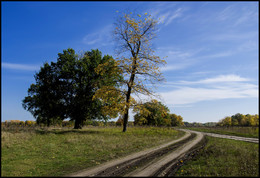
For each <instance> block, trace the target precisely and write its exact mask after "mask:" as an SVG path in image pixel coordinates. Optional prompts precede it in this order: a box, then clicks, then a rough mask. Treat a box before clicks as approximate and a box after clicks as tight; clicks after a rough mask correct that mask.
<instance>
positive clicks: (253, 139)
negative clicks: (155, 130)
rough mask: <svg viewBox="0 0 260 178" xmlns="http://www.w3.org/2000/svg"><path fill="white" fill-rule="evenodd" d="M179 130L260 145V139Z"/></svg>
mask: <svg viewBox="0 0 260 178" xmlns="http://www.w3.org/2000/svg"><path fill="white" fill-rule="evenodd" d="M179 130H182V131H190V132H192V133H202V134H204V135H207V136H211V137H218V138H227V139H233V140H240V141H245V142H253V143H259V139H258V138H247V137H238V136H231V135H221V134H214V133H207V132H198V131H192V130H187V129H179Z"/></svg>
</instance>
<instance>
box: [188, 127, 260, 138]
mask: <svg viewBox="0 0 260 178" xmlns="http://www.w3.org/2000/svg"><path fill="white" fill-rule="evenodd" d="M183 128H185V129H190V130H195V131H200V132H209V133H216V134H224V135H233V136H239V137H252V138H259V127H183Z"/></svg>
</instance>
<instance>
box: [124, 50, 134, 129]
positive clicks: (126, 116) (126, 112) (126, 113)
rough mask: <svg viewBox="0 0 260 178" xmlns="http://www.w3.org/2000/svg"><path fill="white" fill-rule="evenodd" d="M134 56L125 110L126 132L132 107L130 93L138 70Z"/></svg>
mask: <svg viewBox="0 0 260 178" xmlns="http://www.w3.org/2000/svg"><path fill="white" fill-rule="evenodd" d="M133 56H134V61H133V64H132V66H133V69H132V73H131V77H130V80H129V84H128V91H127V94H126V107H125V112H124V118H123V121H124V123H123V132H126V127H127V123H128V113H129V107H130V95H131V90H132V86H133V83H134V79H135V72H136V57H135V55H133Z"/></svg>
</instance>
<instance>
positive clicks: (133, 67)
mask: <svg viewBox="0 0 260 178" xmlns="http://www.w3.org/2000/svg"><path fill="white" fill-rule="evenodd" d="M157 24H158V21H157V20H155V19H154V18H152V17H151V15H148V14H147V13H145V14H143V15H142V14H134V13H129V14H125V13H124V14H122V15H121V16H119V17H118V19H117V21H116V23H115V26H116V27H115V31H114V39H115V40H116V44H117V45H118V46H117V55H118V56H119V57H118V58H117V63H118V66H119V68H120V69H121V71H122V73H123V74H124V80H123V81H122V83H121V84H122V89H121V91H122V92H121V93H123V95H124V101H123V102H121V109H122V111H123V113H122V115H123V132H125V131H126V128H127V123H128V115H129V109H130V107H132V106H134V105H135V103H136V101H135V99H134V98H133V97H132V94H135V95H137V96H138V95H139V94H143V95H150V96H151V95H153V93H154V91H153V89H154V88H155V83H157V82H160V81H162V80H163V79H164V78H163V76H162V73H161V72H160V68H159V67H160V65H163V64H165V63H166V62H165V60H162V59H160V57H159V56H156V55H155V54H154V51H153V50H152V46H151V45H152V44H151V42H152V40H153V39H154V38H155V36H156V30H157V29H156V26H157Z"/></svg>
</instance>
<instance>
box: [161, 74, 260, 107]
mask: <svg viewBox="0 0 260 178" xmlns="http://www.w3.org/2000/svg"><path fill="white" fill-rule="evenodd" d="M249 81H251V79H248V78H244V77H240V76H238V75H233V74H231V75H220V76H216V77H212V78H206V79H202V80H198V81H179V82H175V83H173V82H172V83H169V84H168V85H167V84H166V85H165V87H168V88H169V86H171V85H172V86H175V87H176V86H177V89H174V90H171V91H168V92H160V93H159V94H160V96H161V97H162V100H163V101H164V102H165V103H166V104H167V105H174V106H176V105H179V106H180V105H187V104H193V103H197V102H200V101H210V100H219V99H232V98H251V97H259V96H258V86H257V85H255V84H251V83H249ZM196 84H200V85H199V87H198V86H195V85H196Z"/></svg>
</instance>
